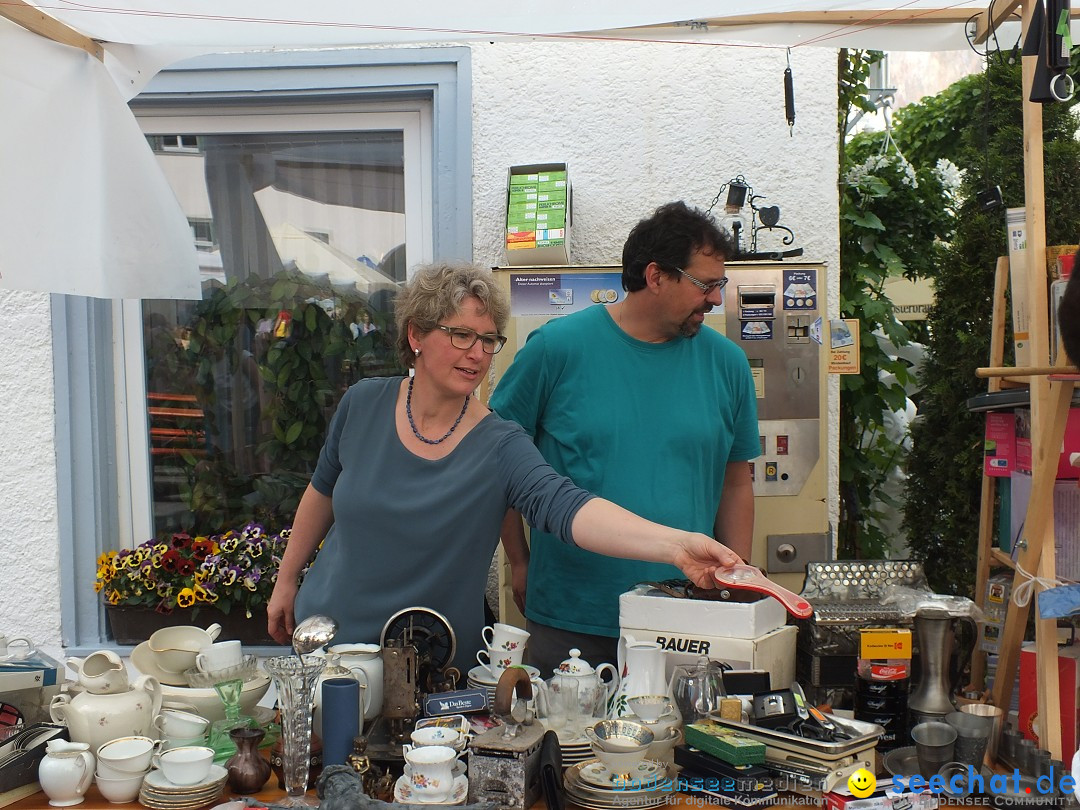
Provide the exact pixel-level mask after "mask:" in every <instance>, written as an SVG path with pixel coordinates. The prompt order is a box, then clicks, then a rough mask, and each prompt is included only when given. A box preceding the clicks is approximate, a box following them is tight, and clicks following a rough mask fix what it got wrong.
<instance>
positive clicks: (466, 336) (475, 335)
mask: <svg viewBox="0 0 1080 810" xmlns="http://www.w3.org/2000/svg"><path fill="white" fill-rule="evenodd" d="M435 328H436V329H442V330H443V331H444V332H446V334H448V335H449V336H450V345H451V346H453V347H454V348H455V349H461V350H462V351H465V350H466V349H471V348H472V347H473V346H475V345H476V341H478V340H479V341H480V348H481V349H483V350H484V354H498V353H499V350H500V349H501V348H502V347H503V346H505V345H506V338H505V337H504V336H503V335H481V334H480V333H479V332H477V331H476V330H475V329H469V328H467V327H464V326H443V325H442V324H441V323H440V324H436V325H435Z"/></svg>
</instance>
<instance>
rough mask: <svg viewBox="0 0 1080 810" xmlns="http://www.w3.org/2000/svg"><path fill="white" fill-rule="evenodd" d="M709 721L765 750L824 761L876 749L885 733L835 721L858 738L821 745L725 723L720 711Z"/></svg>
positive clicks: (875, 727)
mask: <svg viewBox="0 0 1080 810" xmlns="http://www.w3.org/2000/svg"><path fill="white" fill-rule="evenodd" d="M709 719H710V720H712V721H713V722H715V723H717V724H719V725H721V726H726V727H727V728H730V729H734V730H735V731H738V732H739V733H741V734H745V735H746V736H747V737H752V738H754V739H755V740H760V741H761V742H763V743H765V745H767V746H771V747H773V748H780V749H783V750H785V751H791V752H793V753H797V754H807V753H812V754H813V755H814V756H815V757H817V758H819V759H826V760H831V759H841V758H842V757H845V756H848V755H849V754H853V753H855V752H856V751H863V750H865V749H867V748H870V747H872V746H874V745H877V741H878V738H879V737H880V736H881V735H882V734H884V733H885V729H883V728H882V727H881V726H879V725H878V724H877V723H867V722H864V721H862V720H849V719H848V718H846V717H838V718H834V719H836V720H837V721H838V722H839V723H841V724H843V725H844V727H845V728H848V729H850V730H851V731H853V732H856V734H857V735H858V736H856V737H853V738H852V739H850V740H840V741H839V742H824V741H822V740H809V739H807V738H806V737H800V736H799V735H798V734H791V733H789V732H787V731H780V730H778V729H772V728H762V727H761V726H753V725H750V724H749V723H739V722H736V721H734V720H725V719H723V718H722V717H721V716H720V712H719V711H713V712H710V713H709Z"/></svg>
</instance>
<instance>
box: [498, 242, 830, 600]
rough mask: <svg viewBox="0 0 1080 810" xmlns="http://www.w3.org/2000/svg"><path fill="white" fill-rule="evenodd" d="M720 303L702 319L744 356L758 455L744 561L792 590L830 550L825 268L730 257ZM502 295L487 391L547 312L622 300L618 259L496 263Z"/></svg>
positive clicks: (505, 591) (505, 583)
mask: <svg viewBox="0 0 1080 810" xmlns="http://www.w3.org/2000/svg"><path fill="white" fill-rule="evenodd" d="M727 275H728V277H729V278H730V279H731V281H730V282H729V283H728V285H727V287H726V288H725V289H724V306H723V307H721V308H717V309H714V310H713V311H712V312H710V313H709V314H708V315H706V316H705V323H706V325H707V326H710V327H712V328H713V329H715V330H717V331H718V332H720V333H722V334H724V335H726V336H727V337H728V338H729V339H730V340H732V341H733V342H734V343H735V344H736V345H737V346H739V347H740V348H741V349H742V350H743V351H744V352H745V353H746V357H747V362H748V363H749V364H750V369H751V372H752V374H753V376H754V385H755V390H756V392H757V406H758V425H759V441H760V446H761V454H760V455H759V456H758V458H756V459H755V460H754V461H753V467H752V470H753V477H754V496H755V519H754V551H753V557H752V562H753V563H754V564H755V565H757V566H760V567H761V568H763V569H765V571H766V572H768V574H769V576H770V578H772V579H774V580H775V581H777V582H779V583H780V584H781V585H783V586H784V587H786V588H789V589H791V590H793V591H796V592H797V591H799V590H800V589H801V587H802V580H803V574H804V573H805V570H806V564H807V563H808V562H815V561H821V560H825V559H829V558H830V557H831V539H830V532H829V526H828V506H827V500H828V494H827V480H828V477H827V469H826V468H827V464H826V441H825V440H826V436H825V434H826V431H825V429H824V425H823V422H822V418H821V416H822V413H824V412H826V410H827V405H826V385H825V380H826V363H825V357H824V355H823V351H822V346H821V340H822V320H823V318H824V317H825V302H824V298H825V267H824V265H822V264H815V263H789V262H729V263H728V264H727ZM496 278H497V279H499V281H500V283H501V284H502V285H503V287H504V289H505V290H506V291H507V292H508V293H509V296H510V313H511V318H510V323H509V325H508V327H507V337H508V338H509V340H508V341H507V344H506V347H505V348H504V349H503V350H502V351H501V352H499V354H497V355H495V357H494V361H493V362H492V365H491V371H490V372H489V378H488V380H486V381H485V384H484V386H483V387H482V388H481V392H480V393H481V396H482V397H483V398H484V400H485V401H486V400H487V397H488V395H489V392H490V391H492V390H493V389H494V387H495V386H496V385H498V381H499V378H500V377H501V376H502V374H503V372H504V371H505V370H506V368H507V367H508V366H509V365H510V363H511V362H512V361H513V359H514V354H515V352H516V351H517V349H518V348H520V347H521V346H522V345H524V343H525V339H526V338H527V337H528V336H529V334H530V333H531V332H532V331H533V330H534V329H536V328H537V327H539V326H541V325H542V324H543V323H545V322H546V321H548V320H550V319H551V318H555V317H559V316H561V315H566V314H569V313H571V312H574V311H576V310H579V309H584V308H585V307H590V306H597V305H600V306H607V305H610V304H614V303H616V302H618V301H621V300H622V299H623V298H624V297H625V295H626V293H625V292H624V291H623V289H622V281H621V278H622V269H621V268H620V267H618V266H588V267H583V266H574V267H568V266H550V267H507V268H496ZM509 579H510V577H509V567H508V566H507V565H505V564H504V565H503V566H502V571H501V574H500V584H501V586H502V598H501V600H500V601H501V603H502V608H501V610H502V613H503V617H502V618H504V619H508V620H510V621H513V620H514V619H516V618H517V615H516V610H515V608H514V604H513V600H512V599H511V598H510V588H509Z"/></svg>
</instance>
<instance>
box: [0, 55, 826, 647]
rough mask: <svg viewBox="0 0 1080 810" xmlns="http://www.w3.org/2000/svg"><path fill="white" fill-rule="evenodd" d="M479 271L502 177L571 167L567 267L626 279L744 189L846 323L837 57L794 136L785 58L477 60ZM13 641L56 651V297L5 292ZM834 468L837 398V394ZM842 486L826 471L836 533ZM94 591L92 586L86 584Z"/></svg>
mask: <svg viewBox="0 0 1080 810" xmlns="http://www.w3.org/2000/svg"><path fill="white" fill-rule="evenodd" d="M472 48H473V73H472V78H473V85H472V98H473V133H472V134H473V200H474V226H473V242H474V257H475V259H476V260H477V261H479V262H481V263H484V264H490V265H496V264H500V263H502V261H503V250H502V217H503V205H504V197H503V194H504V191H505V178H506V169H507V167H508V166H510V165H513V164H517V163H531V162H541V161H566V162H568V163H569V164H570V171H571V178H572V182H573V186H574V234H573V243H572V261H573V262H574V263H577V264H586V263H617V262H618V260H619V257H620V253H621V249H622V243H623V240H624V239H625V237H626V234H627V233H628V232H629V230H630V228H631V227H632V226H633V224H634V223H635V222H637V221H638V220H639V219H640V218H641V217H643V216H645V215H646V214H647V213H648V212H650V211H651V210H652V209H653V208H655V207H656V206H657V205H659V204H661V203H664V202H668V201H670V200H673V199H684V200H686V201H688V202H690V203H692V204H694V205H698V206H702V207H707V206H708V205H709V203H710V202H711V201H712V199H713V197H715V195H716V193H717V192H718V191H719V189H720V186H721V185H722V184H723V183H724V182H726V181H727V180H729V179H731V178H732V177H733V176H735V175H737V174H743V175H745V176H746V178H747V179H748V180H749V181H750V182H751V184H752V185H753V187H754V189H755V191H756V192H757V193H759V194H765V195H767V199H766V201H765V204H768V205H779V206H780V208H781V210H782V217H781V224H784V225H787V226H788V227H790V228H792V229H793V230H794V232H795V235H796V243H795V244H796V245H798V246H801V247H803V248H805V258H806V259H807V260H811V261H824V262H826V263H827V265H828V266H829V268H830V274H829V278H828V297H827V307H828V312H829V313H830V314H835V313H836V312H837V311H838V283H837V278H836V273H835V269H836V268H837V266H838V260H839V255H838V251H839V246H838V236H837V216H838V212H837V198H836V53H835V51H832V50H828V49H813V48H800V49H797V50H795V51H794V52H793V53H792V56H791V66H792V70H793V73H794V79H795V104H796V125H795V130H794V136H793V137H789V135H788V128H787V124H786V122H785V121H784V113H783V109H784V107H783V90H782V88H783V70H784V67H785V65H786V58H785V53H784V51H783V50H782V49H773V48H770V49H757V48H746V47H739V48H725V47H715V46H702V45H668V44H638V43H589V42H571V43H546V42H529V43H496V44H487V43H482V44H477V45H473V46H472ZM0 312H3V313H4V314H3V317H0V390H2V391H3V392H4V394H3V396H2V397H0V461H2V462H3V463H2V465H0V486H2V488H0V492H2V493H3V495H2V496H0V561H2V564H3V570H4V587H2V588H0V632H5V631H6V632H9V633H11V632H14V631H16V630H17V631H18V632H20V633H27V634H29V635H31V636H33V637H34V639H35V641H38V642H40V643H41V644H42V645H43V646H44V647H45V649H46V650H47V651H50V652H54V653H58V652H59V647H60V593H59V560H58V551H57V513H58V507H57V503H56V460H55V443H54V425H53V415H54V391H53V372H52V355H51V335H50V331H49V299H48V297H47V296H44V295H36V294H27V293H14V292H7V291H3V290H0ZM830 382H831V387H830V411H829V415H828V418H827V419H826V420H824V422H825V424H827V425H828V426H829V428H830V438H829V448H830V450H829V457H830V459H835V458H836V435H835V430H834V429H833V427H832V426H834V425H835V424H836V421H837V418H836V417H837V402H838V396H837V388H836V382H835V380H832V381H830ZM836 481H837V473H836V469H835V464H830V470H829V486H828V489H829V492H830V508H829V515H830V520H831V521H832V522H833V523H835V520H836V512H837V506H836V495H835V493H836V491H837V485H836ZM79 575H80V576H85V577H90V576H92V572H90V571H85V572H79Z"/></svg>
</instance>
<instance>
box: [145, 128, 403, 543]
mask: <svg viewBox="0 0 1080 810" xmlns="http://www.w3.org/2000/svg"><path fill="white" fill-rule="evenodd" d="M148 139H149V140H150V143H151V146H152V147H153V148H154V150H155V152H156V153H157V154H158V158H159V161H160V162H161V165H162V168H163V170H164V172H165V174H166V176H167V177H168V178H169V180H170V182H171V184H172V187H173V189H174V191H175V192H176V196H177V199H178V200H179V201H180V204H181V207H182V208H183V210H184V213H185V215H186V216H187V217H188V221H189V223H190V224H191V228H192V239H193V240H194V242H195V245H196V247H197V249H198V255H199V259H200V272H201V274H202V290H203V294H202V300H201V301H165V300H156V301H155V300H147V301H144V302H143V307H142V316H143V323H142V328H143V346H144V353H145V364H146V392H147V393H146V397H147V403H146V404H147V414H148V420H147V422H148V429H149V439H150V441H149V448H150V475H151V486H152V492H153V520H154V534H155V536H158V537H160V536H163V535H164V534H165V533H167V532H175V531H187V532H189V533H192V534H214V533H217V532H220V531H223V530H225V529H228V528H233V527H237V526H242V525H244V524H245V523H247V522H248V521H250V520H255V521H258V522H261V523H263V524H264V525H266V526H268V527H275V528H279V527H282V526H284V525H286V524H287V523H288V522H290V521H291V520H292V516H293V513H294V511H295V509H296V504H297V503H298V501H299V498H300V495H301V494H302V493H303V490H304V488H305V487H306V486H307V483H308V480H309V479H310V477H311V473H312V471H313V470H314V467H315V463H316V461H317V459H318V453H319V449H320V448H321V446H322V441H323V438H324V435H325V433H326V427H327V424H328V421H329V417H330V416H331V415H332V413H333V411H334V408H335V407H336V405H337V403H338V401H339V400H340V398H341V396H342V395H343V394H344V392H345V390H346V388H347V387H348V386H349V385H351V384H352V383H354V382H356V381H357V380H358V379H360V378H361V377H369V376H384V375H389V374H399V373H402V372H403V369H402V368H401V367H400V366H399V365H398V362H397V359H396V356H395V351H394V340H395V335H394V326H393V312H392V303H393V298H394V295H395V293H396V291H397V289H398V286H399V285H400V284H401V283H402V282H403V281H404V280H405V268H406V259H407V257H406V252H405V241H406V238H405V210H406V206H405V194H406V186H405V174H404V145H403V134H402V132H400V131H393V130H391V131H361V132H326V133H275V134H238V135H229V134H213V135H190V134H185V135H182V136H181V135H151V136H148Z"/></svg>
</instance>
